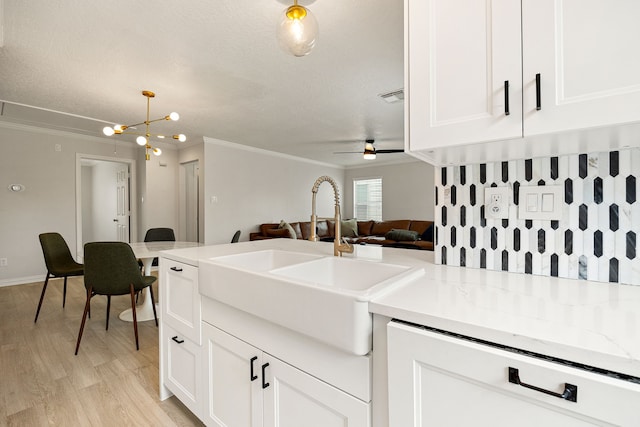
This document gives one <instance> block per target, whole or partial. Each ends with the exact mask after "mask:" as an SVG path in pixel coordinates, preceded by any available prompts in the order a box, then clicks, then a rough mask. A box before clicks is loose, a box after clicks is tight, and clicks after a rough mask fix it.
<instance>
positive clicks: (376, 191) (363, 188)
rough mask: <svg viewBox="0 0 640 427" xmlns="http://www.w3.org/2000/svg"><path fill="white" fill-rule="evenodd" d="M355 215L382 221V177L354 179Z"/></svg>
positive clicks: (364, 218)
mask: <svg viewBox="0 0 640 427" xmlns="http://www.w3.org/2000/svg"><path fill="white" fill-rule="evenodd" d="M353 216H354V217H356V218H358V220H360V221H363V220H368V219H373V220H375V221H382V178H371V179H354V180H353Z"/></svg>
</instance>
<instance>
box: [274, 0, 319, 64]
mask: <svg viewBox="0 0 640 427" xmlns="http://www.w3.org/2000/svg"><path fill="white" fill-rule="evenodd" d="M276 34H277V37H278V42H279V44H280V47H281V48H282V49H283V50H284V51H285V52H287V53H289V54H291V55H293V56H305V55H308V54H309V53H310V52H311V50H312V49H313V47H314V46H315V44H316V41H318V21H316V18H315V16H313V14H312V13H311V11H310V10H309V9H307V8H306V7H304V6H300V5H299V4H298V0H294V2H293V5H292V6H289V7H288V8H286V9H285V10H284V11H283V13H282V19H281V20H280V22H279V23H278V27H277V31H276Z"/></svg>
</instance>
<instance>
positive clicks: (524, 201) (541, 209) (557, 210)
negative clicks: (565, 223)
mask: <svg viewBox="0 0 640 427" xmlns="http://www.w3.org/2000/svg"><path fill="white" fill-rule="evenodd" d="M519 193H520V195H519V198H518V218H520V219H542V220H556V221H557V220H561V219H562V204H563V203H564V187H563V186H561V185H533V186H527V187H522V186H521V187H520V190H519Z"/></svg>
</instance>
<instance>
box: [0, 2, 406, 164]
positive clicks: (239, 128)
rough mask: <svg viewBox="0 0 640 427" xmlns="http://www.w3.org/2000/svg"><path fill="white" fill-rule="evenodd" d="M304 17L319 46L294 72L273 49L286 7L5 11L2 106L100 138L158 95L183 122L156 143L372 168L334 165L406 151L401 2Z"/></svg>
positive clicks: (59, 5) (82, 6) (348, 5)
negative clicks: (177, 137)
mask: <svg viewBox="0 0 640 427" xmlns="http://www.w3.org/2000/svg"><path fill="white" fill-rule="evenodd" d="M301 3H302V4H308V5H309V8H310V10H311V11H312V12H313V13H314V14H315V15H316V18H317V20H318V23H319V26H320V37H319V41H318V44H317V46H316V48H315V49H314V50H313V51H312V53H311V54H310V55H308V56H305V57H302V58H295V57H293V56H288V55H287V54H285V53H284V52H282V51H281V50H280V49H279V47H278V44H277V41H276V36H275V28H276V23H277V22H278V20H279V15H280V13H281V12H282V11H283V10H284V8H285V7H286V5H287V1H285V0H261V1H256V0H191V1H185V2H181V1H175V0H153V1H151V0H138V1H125V0H111V1H106V2H96V1H87V0H58V1H50V0H29V1H24V0H0V5H3V7H4V11H3V15H4V19H3V23H2V25H3V45H2V47H0V76H2V78H1V79H0V101H6V102H9V103H16V104H22V105H27V106H34V107H38V108H40V109H45V110H53V111H57V112H63V113H66V114H70V115H72V116H71V117H65V118H61V117H57V116H58V115H52V114H48V113H47V112H46V111H38V110H32V109H29V108H22V107H20V106H17V107H16V106H11V105H7V106H6V108H5V110H6V111H5V113H6V114H5V116H7V117H9V116H10V115H11V114H14V115H15V117H18V118H20V119H22V120H23V121H24V122H34V123H38V122H50V125H51V126H53V127H58V128H63V129H64V128H77V129H85V130H86V131H85V133H92V132H93V133H94V134H95V135H101V129H102V127H103V126H104V124H102V123H100V122H99V121H100V120H102V121H105V122H111V123H123V124H128V123H132V122H133V123H135V122H139V121H142V120H144V116H145V103H146V98H144V97H143V96H142V95H141V94H140V91H141V90H143V89H146V90H152V91H154V92H155V93H156V97H155V98H154V99H153V100H152V101H151V116H152V118H153V117H160V116H162V115H165V114H168V113H169V112H171V111H178V112H179V113H180V116H181V118H180V121H179V122H176V123H175V127H173V126H174V123H168V122H164V123H159V124H157V125H155V126H154V125H152V130H153V131H156V132H158V133H159V132H162V133H172V132H173V133H178V132H182V133H185V134H187V136H188V137H189V138H190V139H191V140H198V141H201V140H202V136H207V137H211V138H217V139H222V140H226V141H231V142H235V143H239V144H245V145H249V146H254V147H259V148H263V149H267V150H273V151H278V152H283V153H288V154H292V155H295V156H300V157H306V158H310V159H314V160H319V161H323V162H328V163H333V164H339V165H345V166H348V165H358V164H371V163H370V162H365V161H363V160H362V157H361V156H360V155H358V154H343V155H337V154H333V152H334V151H352V150H354V151H357V150H361V149H362V148H363V143H362V141H363V140H364V139H367V138H374V139H376V141H377V142H376V148H378V149H389V148H402V147H403V108H404V107H403V104H402V103H401V102H400V103H395V104H387V103H386V102H384V101H383V100H382V99H380V98H379V97H378V94H380V93H383V92H389V91H393V90H397V89H400V88H402V87H403V1H402V0H340V1H338V0H316V1H306V2H301ZM0 16H2V14H0ZM9 107H11V108H9ZM73 116H80V117H87V118H93V119H97V120H98V121H92V120H83V119H81V118H78V117H73ZM56 117H57V118H56ZM5 119H6V118H5ZM172 127H173V128H172ZM405 157H408V156H407V155H405V154H388V155H379V156H378V160H376V161H385V160H389V159H391V160H392V161H396V160H400V159H402V158H405Z"/></svg>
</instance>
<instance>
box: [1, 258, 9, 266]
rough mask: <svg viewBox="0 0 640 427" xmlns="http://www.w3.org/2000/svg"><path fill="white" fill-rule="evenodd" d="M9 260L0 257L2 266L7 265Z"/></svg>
mask: <svg viewBox="0 0 640 427" xmlns="http://www.w3.org/2000/svg"><path fill="white" fill-rule="evenodd" d="M8 264H9V261H8V260H7V259H6V258H0V267H6V266H7V265H8Z"/></svg>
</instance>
